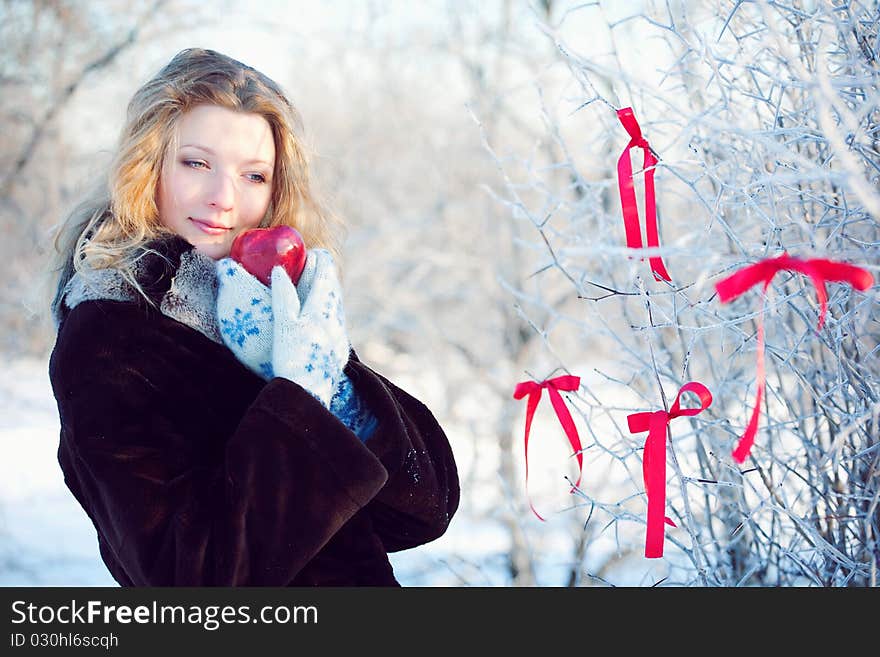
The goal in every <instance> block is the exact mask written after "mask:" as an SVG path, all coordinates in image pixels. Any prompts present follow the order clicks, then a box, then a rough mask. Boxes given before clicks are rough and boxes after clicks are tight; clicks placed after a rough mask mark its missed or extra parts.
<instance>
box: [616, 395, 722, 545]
mask: <svg viewBox="0 0 880 657" xmlns="http://www.w3.org/2000/svg"><path fill="white" fill-rule="evenodd" d="M687 391H690V392H693V393H696V394H697V396H698V397H699V398H700V407H699V408H685V409H682V408H681V406H680V404H679V402H680V399H681V394H682V393H683V392H687ZM711 405H712V393H711V392H709V389H708V388H707V387H706V386H704V385H703V384H702V383H698V382H696V381H691V382H689V383H685V384H684V385H683V386H682V387H681V390H679V391H678V395H677V396H676V397H675V402H673V404H672V406H671V407H670V409H669V411H653V412H644V413H633V414H632V415H628V416H627V418H626V420H627V422H628V424H629V432H630V433H641V432H642V431H647V432H648V438H647V440H645V452H644V455H643V456H642V476H643V477H644V480H645V495H647V497H648V528H647V531H646V534H645V557H647V558H648V559H654V558H657V557H662V556H663V540H664V531H663V523H664V522H666V523H668V524H670V525H672V526H673V527H675V523H674V522H672V520H670V519H669V518H668V517H666V426H667V425H668V424H669V421H670V420H672V419H673V418H676V417H681V416H683V415H698V414H700V413H702V412H703V411H705V410H706V409H707V408H709V406H711Z"/></svg>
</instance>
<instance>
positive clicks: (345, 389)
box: [330, 374, 379, 442]
mask: <svg viewBox="0 0 880 657" xmlns="http://www.w3.org/2000/svg"><path fill="white" fill-rule="evenodd" d="M330 412H331V413H333V415H335V416H336V418H337V419H338V420H339V421H340V422H342V424H344V425H345V426H346V427H348V428H349V429H350V430H351V431H352V433H354V434H355V435H356V436H357V437H358V438H360V439H361V441H362V442H363V441H365V440H366V439H367V438H369V437H370V435H372V433H373V431H374V430H375V429H376V427H377V426H378V425H379V421H378V420H377V419H376V416H375V415H373V414H372V413H371V412H370V409H369V408H367V405H366V404H364V402H363V400H362V399H361V398H360V397H359V396H358V394H357V392H355V389H354V386H353V385H352V383H351V380H350V379H349V378H348V377H347V376H346V375H345V374H343V375H342V378H341V379H340V380H339V385H338V386H337V387H336V392H335V394H334V395H333V398H332V399H331V400H330Z"/></svg>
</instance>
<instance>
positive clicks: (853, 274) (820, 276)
mask: <svg viewBox="0 0 880 657" xmlns="http://www.w3.org/2000/svg"><path fill="white" fill-rule="evenodd" d="M782 270H791V271H797V272H800V273H801V274H805V275H807V276H809V277H810V279H811V280H812V281H813V285H814V286H815V287H816V297H817V298H818V299H819V325H818V330H821V329H822V326H823V324H824V323H825V315H826V313H827V310H828V290H827V288H826V287H825V283H826V282H827V281H843V282H846V283H849V284H850V285H852V286H853V287H854V288H856V289H857V290H862V291H864V290H867V289H869V288H870V287H871V286H872V285H874V277H873V276H871V274H870V273H869V272H868V271H866V270H864V269H862V268H861V267H856V266H855V265H850V264H847V263H845V262H835V261H833V260H825V259H823V258H814V259H811V260H801V259H799V258H792V257H791V256H790V255H788V254H787V253H783V254H782V255H780V256H778V257H776V258H767V259H765V260H761V261H760V262H757V263H755V264H754V265H748V266H747V267H744V268H742V269H740V270H739V271H737V272H735V273H733V274H731V275H730V276H728V277H727V278H725V279H723V280H721V281H719V282H717V283H716V284H715V289H716V290H717V291H718V297H719V299H720V300H721V303H727V302H728V301H732V300H733V299H736V298H737V297H738V296H740V295H741V294H743V293H744V292H746V291H747V290H749V289H751V288H752V287H754V286H755V285H757V284H758V283H763V284H764V287H763V290H762V298H761V317H760V319H759V320H758V364H757V372H756V376H757V381H758V385H757V393H756V395H755V408H754V409H753V410H752V416H751V418H750V419H749V424H748V426H747V427H746V430H745V433H744V434H743V435H742V437H741V438H740V439H739V443H738V444H737V446H736V449H734V450H733V458H734V459H735V460H736V461H737V462H738V463H742V462H743V461H745V460H746V458H747V457H748V455H749V453H750V452H751V450H752V445H753V444H754V442H755V435H756V434H757V432H758V418H759V416H760V412H761V410H760V409H761V400H762V399H763V397H764V388H765V372H764V304H765V301H766V298H767V297H766V292H767V288H768V287H769V286H770V281H772V280H773V277H774V276H775V275H776V273H777V272H779V271H782Z"/></svg>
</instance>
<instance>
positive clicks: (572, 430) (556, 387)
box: [513, 375, 584, 520]
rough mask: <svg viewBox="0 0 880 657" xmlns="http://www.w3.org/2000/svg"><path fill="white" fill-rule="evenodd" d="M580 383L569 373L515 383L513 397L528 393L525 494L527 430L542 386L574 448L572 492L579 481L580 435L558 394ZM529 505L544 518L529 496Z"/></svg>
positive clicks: (527, 472) (527, 431) (530, 427)
mask: <svg viewBox="0 0 880 657" xmlns="http://www.w3.org/2000/svg"><path fill="white" fill-rule="evenodd" d="M580 384H581V379H580V377H579V376H571V375H565V376H558V377H556V378H555V379H547V380H546V381H542V382H541V383H538V382H536V381H523V382H521V383H518V384H516V389H515V390H514V392H513V397H514V399H522V398H523V397H525V396H526V395H528V397H529V399H528V402H527V403H526V434H525V453H526V495H527V496H528V488H529V432H530V431H531V429H532V418H533V417H534V415H535V409H536V408H538V402H539V401H541V393H542V391H543V390H544V388H546V389H547V394H549V395H550V402H551V403H552V404H553V408H554V410H555V411H556V417H557V418H559V423H560V424H561V425H562V428H563V429H564V430H565V435H566V436H568V442H569V443H571V446H572V449H574V453H575V455H576V456H577V461H578V478H577V482H575V484H574V487H573V488H572V489H571V490H572V492H573V491H574V489H575V488H577V487H578V486H579V485H580V483H581V475H582V474H583V469H584V457H583V454H582V452H581V440H580V436H578V431H577V427H576V426H575V425H574V421H573V420H572V419H571V413H569V411H568V408H567V407H566V406H565V401H564V400H563V399H562V395H560V394H559V391H560V390H565V391H572V390H577V389H578V387H579V386H580ZM529 507H531V509H532V512H533V513H534V514H535V515H536V516H538V518H539V519H540V520H544V518H542V517H541V515H540V514H539V513H538V512H537V511H535V507H534V505H532V500H531V498H529Z"/></svg>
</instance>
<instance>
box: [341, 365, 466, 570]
mask: <svg viewBox="0 0 880 657" xmlns="http://www.w3.org/2000/svg"><path fill="white" fill-rule="evenodd" d="M347 372H348V375H349V378H350V379H351V382H352V384H353V385H354V387H355V390H356V391H357V392H358V394H359V395H360V396H361V397H362V398H363V401H364V403H365V404H366V406H367V407H368V408H369V409H370V410H371V411H372V413H373V414H374V415H375V416H376V418H377V419H378V426H377V427H376V429H375V430H374V431H373V433H372V435H371V436H370V438H369V440H367V441H366V442H365V445H366V446H367V447H368V448H369V449H370V450H371V451H372V452H373V454H375V455H376V456H377V457H378V458H379V460H380V461H381V462H382V465H383V466H384V468H385V470H386V471H387V473H388V481H387V482H386V484H385V485H384V486H383V488H382V490H381V491H380V492H379V493H378V494H377V495H376V496H375V497H374V498H373V500H372V501H371V502H370V503H369V504H368V505H367V509H368V511H369V512H370V514H371V516H372V518H373V528H374V531H375V532H376V533H377V534H378V535H379V538H380V539H381V540H382V542H383V544H384V545H385V549H386V550H388V551H389V552H395V551H398V550H405V549H407V548H411V547H415V546H417V545H422V544H423V543H427V542H429V541H432V540H434V539H436V538H438V537H439V536H441V535H442V534H443V533H444V532H445V531H446V529H447V527H448V526H449V522H450V520H451V519H452V516H453V515H454V514H455V512H456V510H457V509H458V504H459V495H460V491H459V480H458V470H457V468H456V465H455V458H454V456H453V453H452V449H451V447H450V445H449V442H448V440H447V438H446V434H445V433H444V431H443V429H442V428H441V427H440V424H439V423H438V422H437V420H436V418H435V417H434V415H433V414H432V413H431V411H430V410H429V409H428V408H427V407H426V406H425V405H424V404H423V403H422V402H420V401H419V400H418V399H416V398H415V397H413V396H411V395H410V394H408V393H407V392H405V391H404V390H402V389H400V388H399V387H397V386H396V385H395V384H393V383H391V382H390V381H389V380H388V379H386V378H385V377H384V376H382V375H381V374H378V373H376V372H374V371H373V370H372V369H370V368H369V367H367V366H366V365H364V364H363V363H361V362H360V360H359V359H358V357H357V354H356V353H355V352H354V351H352V352H351V359H350V360H349V364H348V366H347Z"/></svg>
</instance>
